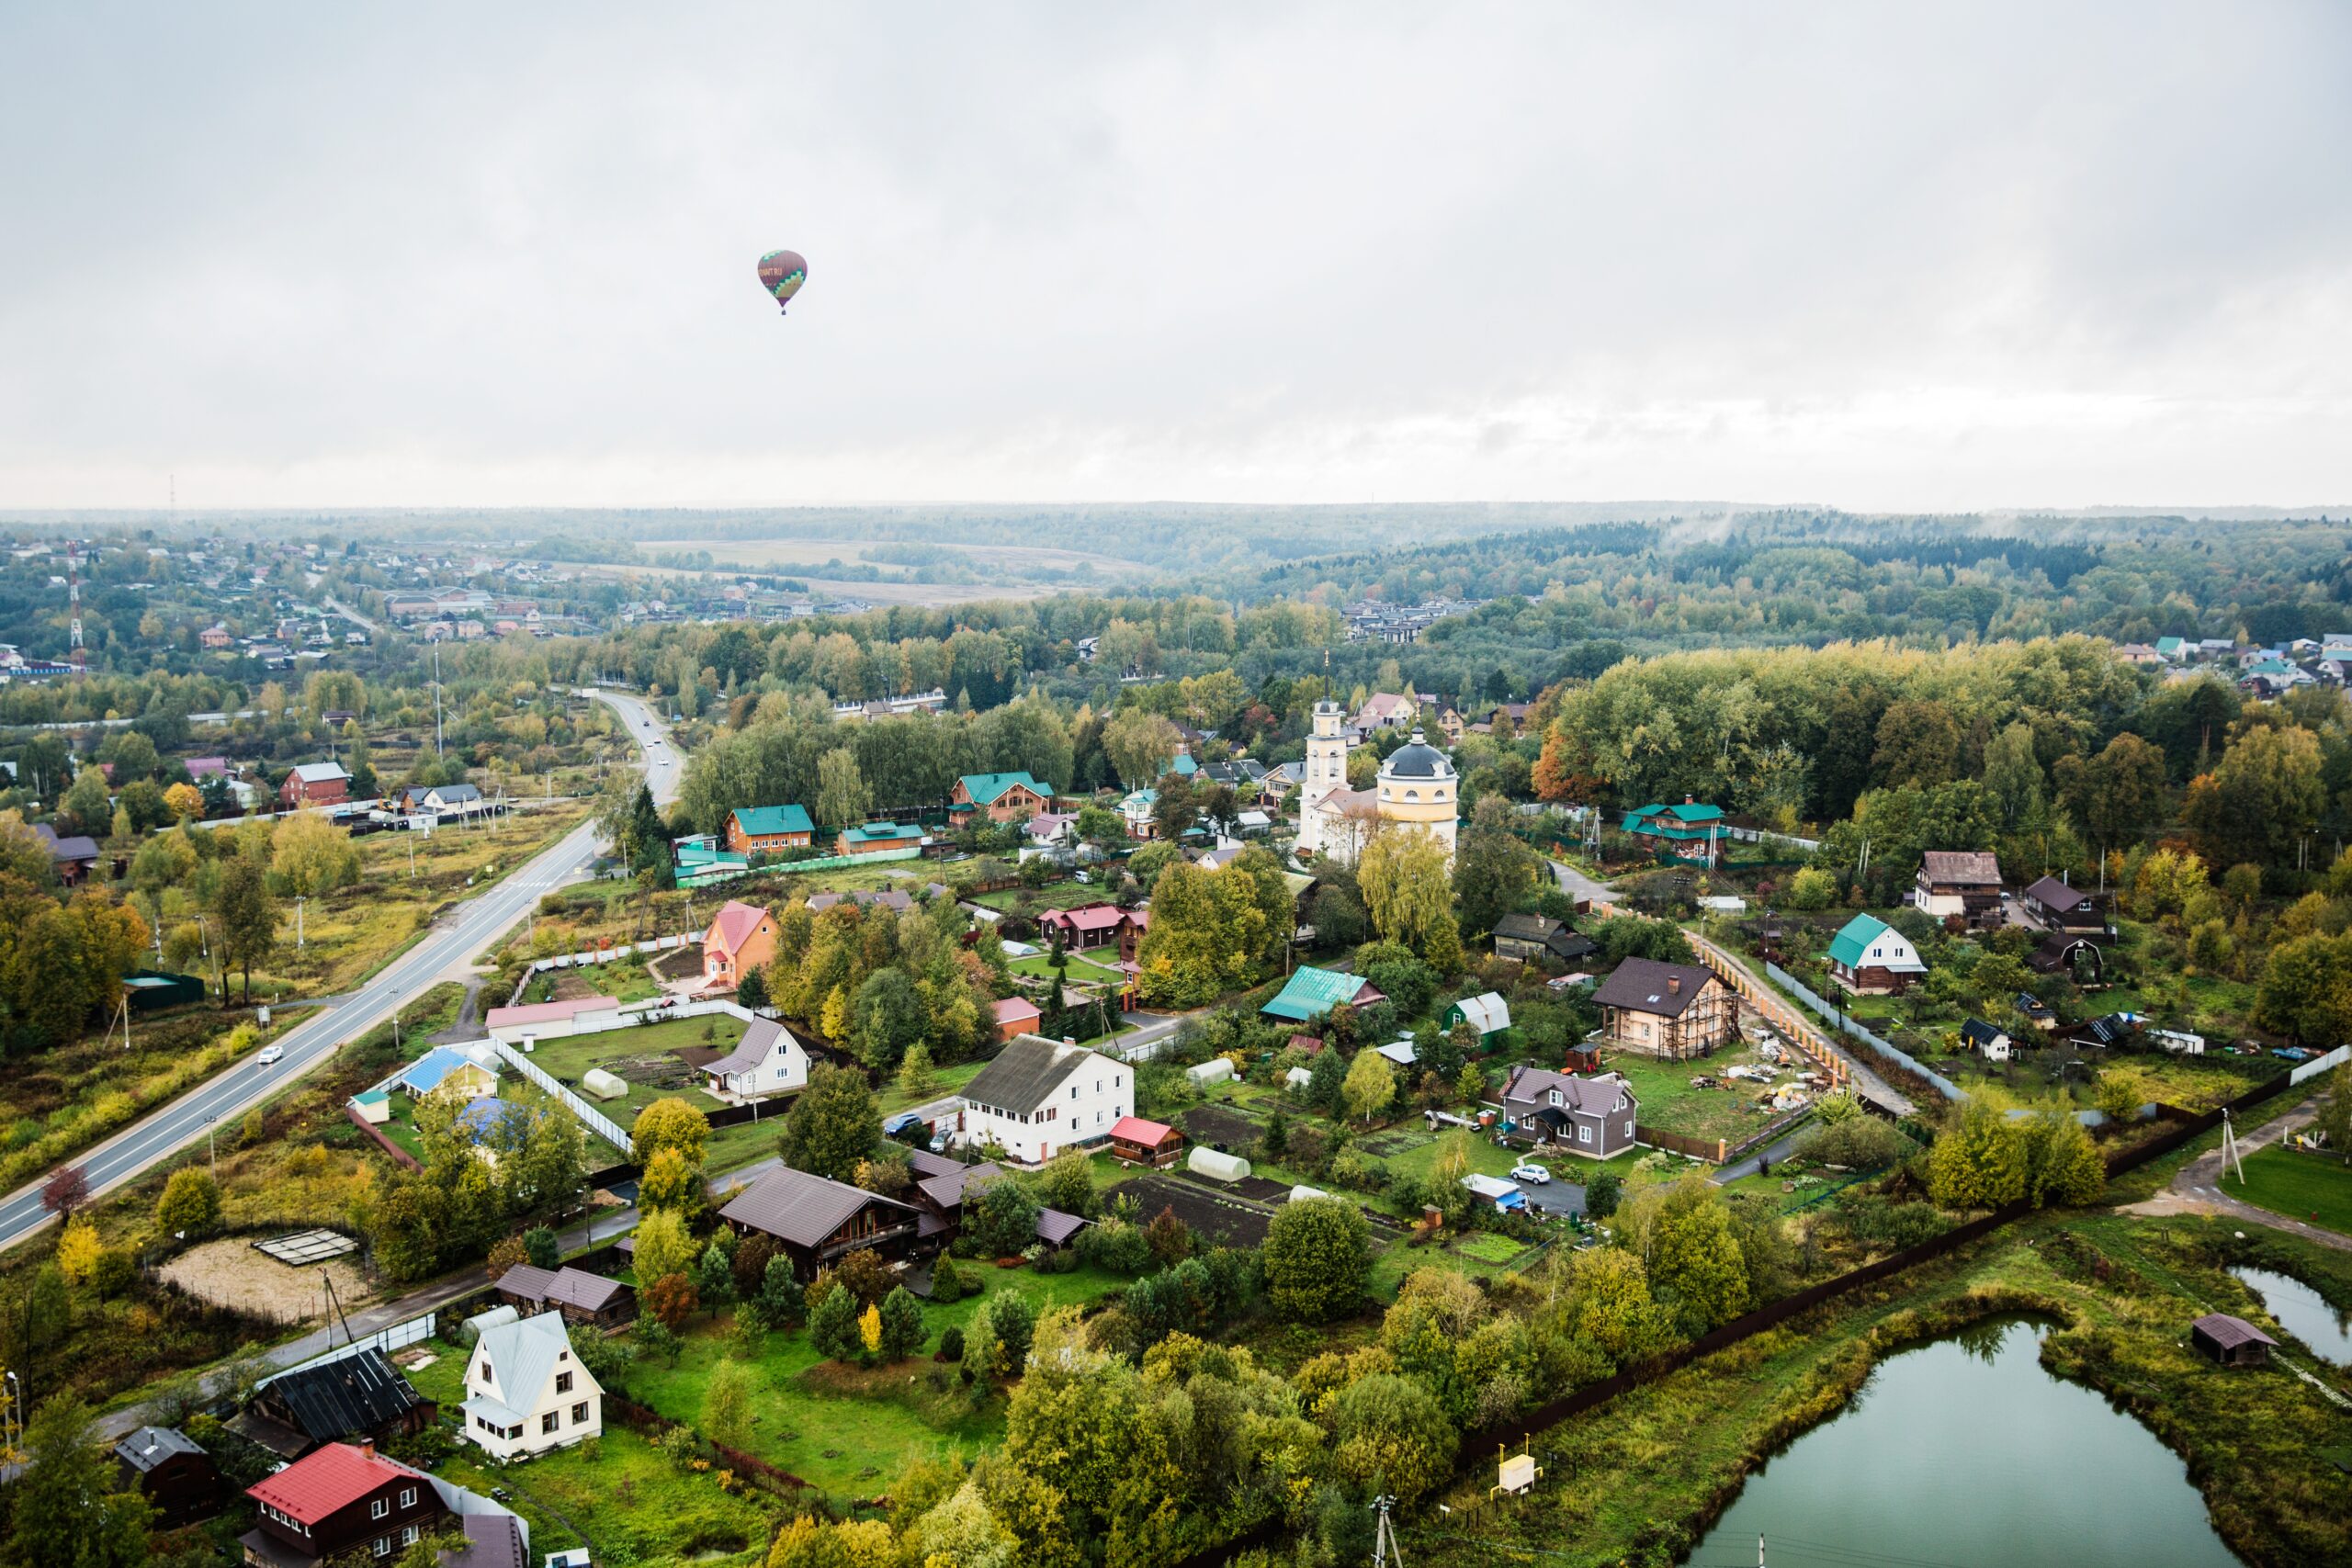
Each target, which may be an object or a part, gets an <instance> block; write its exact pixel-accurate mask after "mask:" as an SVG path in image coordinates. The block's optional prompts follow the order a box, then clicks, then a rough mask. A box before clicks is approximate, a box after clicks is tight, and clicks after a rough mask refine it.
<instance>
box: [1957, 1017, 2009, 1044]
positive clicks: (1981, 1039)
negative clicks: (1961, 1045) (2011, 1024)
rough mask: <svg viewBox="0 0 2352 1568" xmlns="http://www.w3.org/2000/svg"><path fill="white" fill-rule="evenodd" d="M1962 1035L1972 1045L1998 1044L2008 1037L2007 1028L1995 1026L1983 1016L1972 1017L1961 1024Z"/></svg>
mask: <svg viewBox="0 0 2352 1568" xmlns="http://www.w3.org/2000/svg"><path fill="white" fill-rule="evenodd" d="M1960 1037H1961V1038H1962V1040H1965V1041H1966V1042H1968V1043H1970V1044H1971V1045H1975V1046H1979V1047H1982V1046H1985V1045H1997V1044H1999V1043H2001V1042H2002V1041H2004V1040H2007V1038H2008V1033H2007V1031H2005V1030H1999V1029H1996V1028H1994V1027H1993V1026H1992V1025H1991V1024H1989V1023H1987V1022H1985V1021H1984V1020H1983V1019H1981V1018H1972V1019H1970V1020H1969V1021H1967V1022H1966V1023H1963V1024H1962V1025H1961V1026H1960Z"/></svg>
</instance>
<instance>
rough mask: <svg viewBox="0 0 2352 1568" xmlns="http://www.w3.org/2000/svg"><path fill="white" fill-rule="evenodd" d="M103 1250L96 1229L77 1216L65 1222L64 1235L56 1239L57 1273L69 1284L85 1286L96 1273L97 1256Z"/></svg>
mask: <svg viewBox="0 0 2352 1568" xmlns="http://www.w3.org/2000/svg"><path fill="white" fill-rule="evenodd" d="M105 1250H106V1248H105V1247H103V1246H102V1245H101V1244H100V1243H99V1241H98V1227H97V1226H96V1225H94V1224H91V1223H90V1222H89V1221H88V1220H86V1219H84V1218H82V1217H81V1216H80V1215H78V1214H77V1215H75V1216H74V1218H73V1219H71V1220H69V1221H67V1222H66V1225H65V1234H64V1235H61V1236H59V1237H58V1238H57V1268H58V1271H59V1272H60V1273H62V1274H63V1275H64V1276H65V1278H66V1280H68V1281H70V1282H71V1283H73V1284H76V1285H85V1284H87V1283H89V1280H90V1276H91V1275H92V1274H94V1273H96V1271H97V1267H98V1254H99V1253H101V1252H103V1251H105Z"/></svg>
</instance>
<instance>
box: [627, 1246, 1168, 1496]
mask: <svg viewBox="0 0 2352 1568" xmlns="http://www.w3.org/2000/svg"><path fill="white" fill-rule="evenodd" d="M956 1267H957V1269H959V1270H960V1271H961V1272H962V1273H963V1275H964V1277H965V1278H966V1279H967V1280H976V1281H977V1282H978V1283H979V1284H981V1285H982V1286H983V1287H984V1290H985V1292H986V1294H987V1295H994V1294H998V1293H1001V1292H1007V1291H1014V1292H1020V1293H1022V1294H1023V1295H1026V1296H1028V1297H1029V1298H1030V1299H1031V1300H1032V1301H1033V1302H1035V1303H1036V1305H1037V1308H1038V1310H1039V1311H1040V1313H1043V1312H1046V1311H1049V1310H1051V1309H1052V1308H1054V1307H1057V1306H1062V1305H1068V1304H1071V1303H1086V1302H1091V1301H1093V1300H1094V1299H1096V1298H1097V1297H1100V1296H1103V1295H1106V1294H1109V1293H1110V1292H1114V1291H1118V1290H1123V1289H1125V1286H1126V1284H1127V1280H1125V1278H1124V1277H1122V1276H1118V1275H1113V1274H1106V1273H1103V1271H1101V1270H1099V1269H1091V1268H1086V1269H1078V1270H1076V1271H1075V1272H1072V1273H1069V1274H1037V1273H1034V1272H1032V1271H1031V1270H1029V1269H996V1268H992V1267H989V1266H988V1265H985V1264H981V1265H974V1264H969V1263H966V1262H963V1261H962V1260H960V1259H959V1260H958V1262H957V1265H956ZM985 1299H986V1296H985V1295H970V1296H966V1297H965V1298H963V1299H962V1300H961V1301H958V1302H956V1303H952V1304H950V1305H947V1306H925V1307H924V1309H923V1323H924V1326H925V1328H926V1329H927V1330H928V1331H929V1332H928V1336H927V1337H926V1338H925V1340H924V1344H923V1351H924V1354H923V1356H922V1357H921V1358H918V1359H913V1360H909V1361H903V1362H899V1363H898V1364H897V1365H894V1366H889V1367H879V1368H873V1369H860V1368H856V1367H849V1366H842V1365H838V1364H835V1363H831V1362H827V1361H825V1360H823V1359H821V1358H820V1357H819V1356H818V1354H817V1352H816V1351H815V1349H814V1348H811V1347H810V1345H809V1336H808V1334H807V1332H806V1330H804V1329H792V1330H788V1331H786V1332H784V1333H779V1334H771V1335H769V1336H767V1337H766V1345H765V1348H764V1349H763V1352H762V1354H761V1355H760V1357H759V1358H758V1359H757V1360H756V1361H755V1362H754V1363H753V1364H752V1387H753V1391H754V1392H753V1394H752V1412H753V1416H752V1437H751V1441H750V1443H749V1444H748V1445H747V1450H748V1451H749V1452H751V1453H752V1454H753V1455H754V1456H756V1457H758V1458H760V1459H763V1460H765V1461H768V1462H769V1463H771V1464H774V1465H776V1466H779V1467H780V1468H782V1469H784V1470H786V1471H789V1472H792V1473H793V1474H795V1475H797V1476H799V1477H800V1478H801V1479H802V1480H804V1481H807V1482H809V1483H812V1484H814V1485H816V1486H820V1487H822V1488H823V1489H825V1490H826V1491H828V1492H834V1493H843V1494H854V1495H861V1496H865V1495H873V1494H874V1493H876V1492H878V1491H881V1490H882V1489H883V1488H884V1487H886V1486H887V1485H888V1483H889V1481H890V1478H891V1477H893V1476H895V1475H896V1474H897V1473H898V1472H899V1469H900V1467H901V1466H903V1465H904V1464H905V1463H906V1461H907V1460H908V1459H909V1458H910V1456H911V1455H914V1454H917V1453H923V1452H936V1451H939V1450H942V1449H944V1448H945V1447H947V1446H950V1445H952V1446H955V1447H956V1448H958V1449H960V1450H962V1451H963V1452H964V1453H965V1454H966V1455H967V1457H969V1456H974V1455H977V1454H978V1453H979V1452H981V1451H982V1450H985V1449H987V1448H988V1447H989V1446H990V1445H991V1444H993V1443H994V1442H996V1441H997V1440H998V1439H999V1438H1001V1435H1002V1433H1003V1429H1004V1406H1003V1403H1002V1401H1001V1400H991V1401H990V1402H989V1404H987V1405H985V1406H983V1407H982V1408H981V1409H979V1410H978V1411H975V1410H974V1409H973V1408H972V1406H971V1401H970V1399H969V1397H968V1393H969V1391H968V1390H967V1389H966V1388H965V1387H964V1385H963V1383H962V1382H960V1381H959V1380H958V1379H956V1375H955V1372H954V1371H953V1369H942V1370H943V1371H944V1373H945V1379H944V1381H945V1382H946V1383H947V1386H946V1387H945V1388H944V1389H941V1388H938V1387H935V1386H933V1384H934V1382H936V1381H938V1380H935V1379H933V1377H932V1376H931V1372H932V1370H933V1367H934V1366H935V1365H936V1363H933V1361H931V1360H930V1359H929V1356H930V1353H931V1352H933V1351H935V1350H937V1349H938V1348H939V1337H940V1335H941V1334H942V1333H943V1332H944V1330H945V1329H947V1328H948V1327H950V1326H955V1327H959V1328H963V1327H968V1326H969V1325H970V1324H971V1321H972V1317H973V1314H975V1313H977V1312H978V1310H979V1306H980V1303H981V1302H982V1301H983V1300H985ZM727 1330H728V1320H727V1319H726V1318H725V1317H721V1318H720V1319H719V1320H718V1323H717V1325H712V1324H711V1322H710V1320H709V1317H708V1315H707V1314H701V1315H699V1316H698V1317H697V1318H696V1320H695V1323H694V1324H693V1325H691V1327H690V1328H689V1329H688V1331H687V1334H686V1339H685V1349H684V1354H683V1355H682V1356H681V1357H680V1358H679V1360H678V1364H677V1366H675V1367H671V1366H668V1365H665V1364H664V1363H662V1362H661V1361H658V1360H656V1361H652V1362H650V1363H648V1362H644V1361H640V1362H639V1363H638V1364H637V1365H636V1366H634V1367H632V1368H630V1369H629V1373H628V1391H629V1393H630V1395H631V1396H632V1397H633V1398H636V1399H638V1400H639V1401H640V1402H641V1403H643V1404H648V1405H650V1406H651V1407H652V1408H653V1409H655V1410H658V1411H660V1412H661V1413H662V1415H664V1416H670V1417H671V1418H672V1419H673V1420H680V1421H693V1420H695V1418H696V1417H697V1416H700V1414H701V1411H702V1403H703V1399H704V1396H705V1395H706V1394H707V1393H708V1392H709V1387H710V1375H711V1372H712V1371H714V1370H715V1369H716V1368H717V1367H718V1363H719V1362H720V1361H722V1360H724V1359H727V1354H728V1342H729V1336H728V1332H727Z"/></svg>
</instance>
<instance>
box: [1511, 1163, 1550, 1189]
mask: <svg viewBox="0 0 2352 1568" xmlns="http://www.w3.org/2000/svg"><path fill="white" fill-rule="evenodd" d="M1510 1179H1512V1180H1513V1181H1525V1182H1529V1183H1531V1184H1532V1185H1534V1186H1537V1187H1544V1186H1548V1185H1549V1184H1550V1182H1551V1180H1552V1173H1551V1172H1550V1171H1548V1170H1546V1169H1544V1168H1543V1167H1542V1166H1540V1165H1532V1164H1531V1165H1515V1166H1512V1167H1511V1168H1510Z"/></svg>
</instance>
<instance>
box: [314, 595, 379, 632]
mask: <svg viewBox="0 0 2352 1568" xmlns="http://www.w3.org/2000/svg"><path fill="white" fill-rule="evenodd" d="M327 608H328V609H330V610H333V611H334V613H335V614H336V615H341V616H342V617H343V618H344V619H345V620H346V621H349V622H350V623H351V624H352V625H353V626H357V627H358V628H359V629H360V630H361V631H363V632H369V633H374V632H379V631H382V630H383V629H384V628H383V627H381V626H378V625H377V624H376V623H375V622H373V621H371V620H369V619H368V617H367V616H365V615H361V614H360V613H359V612H358V611H356V610H355V609H353V608H352V607H351V606H350V605H348V604H345V603H344V602H343V601H342V600H340V599H337V598H335V597H334V595H333V594H329V595H328V596H327Z"/></svg>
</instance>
